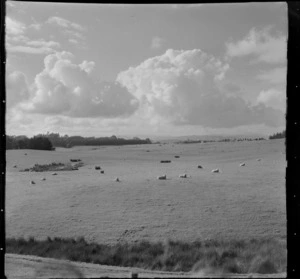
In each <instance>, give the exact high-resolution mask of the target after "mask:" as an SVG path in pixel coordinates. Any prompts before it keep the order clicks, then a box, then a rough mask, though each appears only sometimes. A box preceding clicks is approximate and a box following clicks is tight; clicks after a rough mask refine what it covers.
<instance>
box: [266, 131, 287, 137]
mask: <svg viewBox="0 0 300 279" xmlns="http://www.w3.org/2000/svg"><path fill="white" fill-rule="evenodd" d="M282 138H285V131H282V132H281V133H276V134H274V135H271V136H269V139H282Z"/></svg>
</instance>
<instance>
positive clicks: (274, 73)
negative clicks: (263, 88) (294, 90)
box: [257, 67, 287, 84]
mask: <svg viewBox="0 0 300 279" xmlns="http://www.w3.org/2000/svg"><path fill="white" fill-rule="evenodd" d="M286 75H287V70H286V67H277V68H274V69H272V70H270V71H266V72H262V73H260V74H259V75H258V76H257V78H258V79H260V80H264V81H267V82H270V83H273V84H285V83H286Z"/></svg>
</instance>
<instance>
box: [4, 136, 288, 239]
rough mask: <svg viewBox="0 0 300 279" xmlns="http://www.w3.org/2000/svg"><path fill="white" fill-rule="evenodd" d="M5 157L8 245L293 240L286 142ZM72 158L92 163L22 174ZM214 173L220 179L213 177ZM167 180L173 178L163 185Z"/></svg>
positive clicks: (10, 154) (93, 149) (87, 149)
mask: <svg viewBox="0 0 300 279" xmlns="http://www.w3.org/2000/svg"><path fill="white" fill-rule="evenodd" d="M24 153H27V154H28V155H24ZM6 154H7V155H6V156H7V158H6V160H7V170H6V237H29V236H34V237H35V238H37V239H45V238H46V237H47V236H50V237H70V238H72V237H79V236H84V237H85V239H87V240H88V241H95V242H98V243H105V244H114V243H117V242H122V241H127V242H133V241H136V240H149V241H161V240H162V241H163V240H166V239H173V240H182V241H193V240H197V239H224V240H228V239H251V238H285V237H286V200H285V167H286V161H285V145H284V140H271V141H252V142H235V143H233V142H229V143H227V142H224V143H205V144H165V145H159V144H152V145H136V146H106V147H104V146H102V147H87V146H85V147H74V148H72V149H60V148H57V150H56V151H37V150H8V151H7V153H6ZM175 155H179V156H180V158H174V156H175ZM71 158H80V159H82V161H83V163H84V164H85V165H84V166H83V167H81V168H79V170H77V171H58V172H57V175H56V176H52V175H51V173H52V172H19V170H20V169H24V168H29V167H32V166H33V165H34V164H50V163H52V162H62V163H67V162H69V160H70V159H71ZM258 158H261V159H262V160H261V161H257V159H258ZM160 160H171V161H172V162H171V163H167V164H162V163H160ZM242 162H245V163H246V165H245V166H244V167H240V166H239V165H240V163H242ZM199 164H200V165H202V166H203V169H198V168H197V166H198V165H199ZM14 165H17V168H13V166H14ZM95 165H100V166H101V168H102V169H103V170H104V171H105V173H104V174H100V171H96V170H95ZM215 168H219V169H220V171H221V172H220V173H211V170H212V169H215ZM183 173H187V175H188V178H179V175H180V174H183ZM163 174H166V175H167V180H157V176H159V175H163ZM43 177H45V178H46V180H45V181H41V178H43ZM116 177H118V178H119V179H120V182H116V181H115V180H114V179H115V178H116ZM31 180H34V181H35V182H36V184H35V185H31V184H30V181H31Z"/></svg>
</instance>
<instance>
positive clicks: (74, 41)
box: [68, 39, 79, 45]
mask: <svg viewBox="0 0 300 279" xmlns="http://www.w3.org/2000/svg"><path fill="white" fill-rule="evenodd" d="M68 41H69V42H70V43H71V44H74V45H77V44H79V42H78V41H77V40H76V39H69V40H68Z"/></svg>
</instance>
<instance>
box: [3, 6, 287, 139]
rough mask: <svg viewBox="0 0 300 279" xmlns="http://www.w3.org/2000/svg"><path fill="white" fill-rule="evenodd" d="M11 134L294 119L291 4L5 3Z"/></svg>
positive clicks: (160, 132)
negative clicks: (289, 91) (289, 78)
mask: <svg viewBox="0 0 300 279" xmlns="http://www.w3.org/2000/svg"><path fill="white" fill-rule="evenodd" d="M5 25H6V55H7V61H6V100H7V103H6V133H7V134H8V135H27V136H33V135H36V134H40V133H47V132H55V133H60V134H62V135H65V134H68V135H81V136H96V137H99V136H111V135H116V136H129V137H130V136H132V137H134V136H141V137H143V136H147V137H150V138H151V137H157V136H185V135H241V134H245V135H246V134H261V135H269V134H272V133H275V132H278V131H282V130H283V129H285V113H286V65H287V60H286V56H287V37H288V31H287V5H286V3H284V2H282V3H281V2H273V3H272V2H268V3H232V4H164V5H163V4H82V3H81V4H80V3H45V2H41V3H38V2H21V1H18V2H14V1H7V2H6V23H5Z"/></svg>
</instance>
